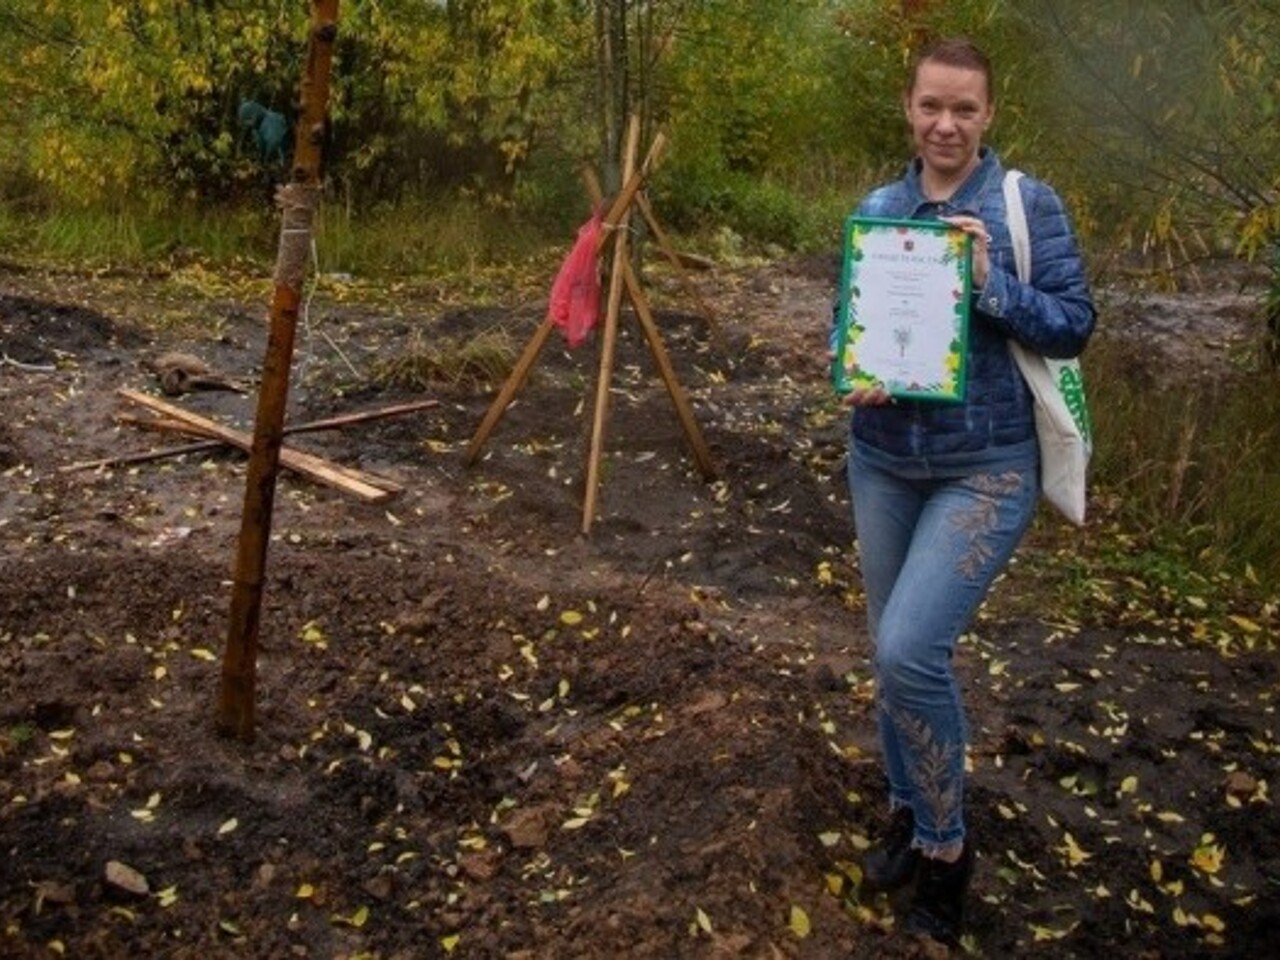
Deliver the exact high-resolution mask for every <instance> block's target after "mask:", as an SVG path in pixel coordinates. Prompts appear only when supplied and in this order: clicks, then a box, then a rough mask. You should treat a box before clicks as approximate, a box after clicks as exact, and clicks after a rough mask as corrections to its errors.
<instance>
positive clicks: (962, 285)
mask: <svg viewBox="0 0 1280 960" xmlns="http://www.w3.org/2000/svg"><path fill="white" fill-rule="evenodd" d="M970 264H971V259H970V238H969V235H968V234H966V233H964V232H963V231H961V230H957V229H956V228H955V227H952V226H949V225H948V224H945V223H939V222H937V221H917V220H882V219H875V218H867V217H856V216H854V217H850V218H849V219H848V220H846V221H845V225H844V267H843V270H842V271H841V277H840V306H839V312H838V314H837V318H836V323H837V328H836V356H835V361H834V363H833V364H832V381H833V383H834V385H835V388H836V390H838V391H839V392H841V393H848V392H849V391H851V390H854V389H856V388H859V387H874V386H880V387H882V388H884V389H885V390H887V391H888V393H889V395H890V396H893V397H904V398H911V399H914V400H935V401H938V402H941V403H960V402H961V401H963V400H964V388H965V372H966V371H965V355H966V348H967V346H968V340H969V293H970V289H971V283H972V281H971V274H970V269H971V267H970Z"/></svg>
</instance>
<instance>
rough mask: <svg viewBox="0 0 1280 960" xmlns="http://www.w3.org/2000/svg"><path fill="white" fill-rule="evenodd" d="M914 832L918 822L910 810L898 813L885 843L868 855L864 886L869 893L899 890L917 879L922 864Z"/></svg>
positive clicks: (890, 823) (864, 868)
mask: <svg viewBox="0 0 1280 960" xmlns="http://www.w3.org/2000/svg"><path fill="white" fill-rule="evenodd" d="M915 832H916V818H915V814H913V813H912V812H911V808H910V807H899V808H898V809H897V810H895V811H894V813H893V817H892V819H891V820H890V821H889V829H888V831H886V833H885V836H884V839H883V840H882V841H881V842H880V845H879V846H878V847H876V848H875V849H874V850H872V851H871V852H870V853H868V854H867V859H866V862H865V863H864V864H863V867H862V885H863V886H864V887H865V888H866V889H868V890H871V891H873V892H874V891H886V892H887V891H890V890H898V889H900V888H902V887H905V886H906V885H907V884H909V883H910V882H911V881H912V880H914V879H915V875H916V867H917V866H919V864H920V860H921V856H920V851H919V850H917V849H915V848H914V847H912V846H911V841H912V839H913V838H914V837H915Z"/></svg>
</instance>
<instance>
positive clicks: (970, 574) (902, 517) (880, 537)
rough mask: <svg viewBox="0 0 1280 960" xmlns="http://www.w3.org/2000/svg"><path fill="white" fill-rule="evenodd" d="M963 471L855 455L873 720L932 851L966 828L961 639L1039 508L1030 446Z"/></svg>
mask: <svg viewBox="0 0 1280 960" xmlns="http://www.w3.org/2000/svg"><path fill="white" fill-rule="evenodd" d="M1009 453H1010V454H1011V455H1008V456H1004V457H1002V458H1001V459H999V460H998V461H996V462H986V463H984V464H983V465H982V466H981V467H979V468H977V469H974V468H972V467H970V468H969V469H968V470H967V471H962V470H960V469H958V468H955V467H950V468H948V467H939V466H937V464H936V463H932V464H931V463H930V462H928V461H925V460H905V461H904V460H899V459H895V460H892V461H890V460H887V459H886V458H884V457H881V456H876V455H875V454H874V453H871V454H868V453H867V452H866V451H861V452H860V451H859V449H858V445H857V444H854V445H853V448H852V449H851V451H850V456H849V471H848V477H849V490H850V494H851V495H852V500H853V512H854V525H855V527H856V530H857V538H858V556H859V562H860V564H861V567H862V579H863V585H864V587H865V590H866V598H867V620H868V626H869V628H870V631H871V640H872V643H873V644H874V648H875V676H876V689H877V718H878V722H879V727H880V739H881V745H882V748H883V750H884V762H885V767H886V772H887V774H888V778H889V803H890V808H891V809H895V810H896V809H898V808H900V807H903V806H907V807H910V808H911V810H912V812H913V813H914V814H915V824H916V826H915V838H914V841H913V843H914V845H915V846H916V847H918V848H920V849H921V850H923V851H924V853H925V854H926V855H930V856H936V855H939V854H941V855H944V856H945V855H946V854H948V853H951V852H954V851H956V850H957V849H958V847H959V846H960V844H961V843H962V842H963V839H964V835H965V828H964V810H963V804H964V760H965V756H964V754H965V743H966V730H965V718H964V706H963V703H962V702H961V697H960V690H959V687H958V685H957V683H956V678H955V673H954V671H953V669H952V662H951V658H952V653H953V652H954V650H955V646H956V641H957V640H958V639H959V637H960V635H961V634H962V633H963V632H964V631H965V630H966V629H967V627H968V625H969V622H970V620H971V619H972V617H973V615H974V613H975V612H976V611H977V609H978V607H979V605H980V604H981V603H982V601H983V599H984V598H985V597H986V595H987V591H988V590H989V589H990V587H991V584H992V582H993V581H994V580H995V578H996V577H997V576H998V575H999V573H1000V571H1001V570H1002V569H1004V566H1005V564H1006V563H1008V561H1009V558H1010V556H1011V555H1012V554H1013V551H1014V549H1015V548H1016V547H1017V545H1018V542H1019V541H1020V540H1021V539H1022V536H1023V534H1024V533H1025V532H1026V530H1027V527H1028V526H1029V525H1030V523H1031V519H1032V517H1033V516H1034V515H1035V509H1036V500H1037V497H1038V495H1039V461H1038V455H1037V452H1036V449H1035V445H1034V442H1032V443H1030V444H1020V445H1019V446H1018V447H1017V448H1016V449H1015V448H1011V449H1010V451H1009Z"/></svg>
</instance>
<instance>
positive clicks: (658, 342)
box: [466, 117, 718, 534]
mask: <svg viewBox="0 0 1280 960" xmlns="http://www.w3.org/2000/svg"><path fill="white" fill-rule="evenodd" d="M638 142H639V122H638V119H637V118H636V117H632V118H631V124H630V126H629V128H628V136H627V142H626V146H625V148H624V154H623V183H624V186H623V189H622V191H621V192H620V193H619V194H618V196H617V197H616V198H615V199H614V201H613V203H612V204H611V205H610V207H609V210H608V212H607V213H606V214H605V216H604V219H603V229H602V231H601V234H600V241H599V246H598V247H597V252H600V250H602V249H603V247H604V245H605V244H606V243H608V241H609V240H610V239H612V240H613V243H614V246H613V259H612V265H611V269H610V274H609V291H608V299H607V301H606V302H607V306H606V309H605V316H604V326H603V330H602V332H601V349H600V373H599V376H598V378H597V381H596V396H595V407H594V415H593V418H592V427H591V444H590V448H589V451H588V455H587V479H586V490H585V493H584V496H583V506H582V532H583V533H584V534H586V533H590V532H591V525H592V523H593V522H594V520H595V514H596V502H597V498H598V495H599V487H600V462H601V458H602V456H603V451H604V433H605V426H606V423H607V421H608V412H609V387H610V384H611V383H612V380H613V365H614V357H615V354H616V349H617V335H618V317H619V314H620V311H621V305H622V296H623V294H624V293H625V294H626V296H627V298H628V299H629V300H630V302H631V306H632V308H633V309H634V311H635V314H636V317H637V318H638V319H639V322H640V328H641V331H642V332H643V333H644V337H645V341H646V343H647V344H648V346H649V351H650V353H652V354H653V358H654V362H655V364H656V365H657V368H658V374H659V376H660V377H661V378H662V381H663V383H664V384H665V385H666V388H667V393H668V394H669V395H670V396H671V401H672V403H673V404H674V406H675V409H676V415H677V417H678V418H679V421H680V425H681V426H682V427H683V429H684V433H685V438H686V439H687V440H688V442H689V447H690V450H691V451H692V453H693V458H694V461H695V462H696V464H697V466H698V469H699V471H700V472H701V473H702V476H703V479H705V480H708V481H710V480H714V479H716V477H717V476H718V474H717V471H716V468H715V464H714V463H713V462H712V459H711V452H710V450H709V448H708V447H707V443H706V441H705V440H704V439H703V436H702V431H701V430H700V429H699V428H698V423H697V420H696V419H695V418H694V416H693V407H692V406H691V405H690V403H689V400H688V397H687V396H686V395H685V392H684V390H683V388H682V387H681V386H680V382H679V380H678V379H677V378H676V373H675V368H674V366H673V365H672V363H671V358H670V355H669V354H668V353H667V349H666V347H665V345H664V344H663V341H662V334H661V332H660V331H659V329H658V325H657V323H656V322H655V321H654V318H653V311H652V310H651V309H650V307H649V303H648V300H647V299H646V298H645V295H644V291H643V290H642V289H641V287H640V281H639V279H638V278H637V277H636V275H635V269H634V267H632V265H631V258H630V255H629V254H628V243H627V236H628V233H627V225H628V222H629V219H630V213H631V208H632V206H633V205H636V206H639V207H640V209H641V210H642V212H643V213H644V215H645V217H646V219H647V220H649V221H650V222H651V223H652V221H653V216H652V211H651V210H650V209H649V207H648V204H647V202H645V201H644V197H643V195H642V194H640V192H639V191H640V189H641V187H642V186H643V185H644V181H645V180H646V179H647V178H648V175H649V173H650V171H651V170H652V168H653V166H654V165H655V164H656V163H657V160H658V158H659V157H660V156H661V153H662V150H663V149H664V148H665V146H666V140H665V138H664V137H663V135H662V134H661V133H659V134H658V135H657V136H656V137H655V138H654V141H653V143H652V145H651V146H650V147H649V152H648V154H647V155H646V156H645V159H644V162H643V163H641V164H640V165H639V167H638V168H637V166H636V155H637V146H638ZM587 183H588V189H589V190H590V191H591V194H592V197H591V199H592V201H593V203H595V204H597V205H598V204H599V203H600V202H601V201H602V199H603V198H602V195H601V191H600V187H599V184H598V183H597V182H596V180H595V178H594V176H590V177H589V178H588V181H587ZM554 329H555V325H554V323H553V322H552V320H551V317H550V315H549V314H548V316H547V317H545V318H544V319H543V321H542V323H541V324H539V325H538V329H537V330H536V331H535V332H534V335H533V337H532V338H531V339H530V340H529V343H528V344H527V345H526V346H525V348H524V351H523V352H522V353H521V354H520V357H519V359H518V360H517V361H516V365H515V367H514V368H513V369H512V371H511V374H510V375H509V376H508V377H507V381H506V383H504V384H503V386H502V389H501V390H500V391H499V392H498V396H497V397H496V398H495V399H494V402H493V403H492V404H491V405H490V407H489V409H488V411H487V412H486V413H485V416H484V419H483V420H482V421H481V423H480V426H479V428H478V429H477V430H476V433H475V435H474V436H473V437H472V438H471V443H470V444H469V445H468V447H467V454H466V459H467V464H468V465H472V464H474V463H475V462H476V460H478V459H479V456H480V452H481V451H482V450H483V449H484V444H485V442H486V441H487V440H488V438H489V436H490V434H491V433H492V432H493V430H494V428H495V427H496V426H497V424H498V421H499V420H500V419H501V418H502V415H503V413H505V412H506V409H507V407H508V406H510V404H511V401H512V400H513V399H515V395H516V394H517V393H518V392H519V390H520V388H521V387H522V386H523V385H524V382H525V380H526V379H527V378H528V376H529V372H530V370H532V369H533V365H534V363H535V362H536V361H537V358H538V355H539V354H540V353H541V352H542V348H543V347H545V346H546V343H547V340H548V339H549V338H550V336H551V334H552V332H553V330H554Z"/></svg>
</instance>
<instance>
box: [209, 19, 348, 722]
mask: <svg viewBox="0 0 1280 960" xmlns="http://www.w3.org/2000/svg"><path fill="white" fill-rule="evenodd" d="M337 34H338V0H311V33H310V36H309V38H308V42H307V62H306V67H305V69H304V71H303V76H302V82H301V102H302V113H301V116H300V117H299V118H298V124H297V128H296V130H295V136H294V152H293V175H292V183H290V184H289V185H288V186H286V187H284V188H283V189H282V190H281V202H282V207H283V212H282V216H281V228H280V247H279V252H278V253H277V259H276V275H275V293H274V295H273V297H272V301H271V329H270V333H269V334H268V337H267V352H266V358H265V360H264V362H263V369H262V381H261V385H260V387H259V390H258V409H257V415H256V418H255V420H254V432H253V447H252V452H251V453H250V456H249V468H248V475H247V477H246V478H245V494H244V511H243V513H242V515H241V520H240V541H239V548H238V551H237V555H236V572H235V579H234V582H233V585H232V591H231V613H230V617H229V625H228V630H227V646H226V650H225V651H224V653H223V658H222V684H221V688H220V690H219V695H218V712H217V718H216V727H217V730H218V733H220V734H221V735H223V736H234V737H237V738H239V739H241V740H244V741H250V740H252V739H253V737H254V711H255V703H254V701H255V696H256V686H257V662H258V630H259V627H260V626H261V611H262V588H263V581H264V579H265V574H266V565H267V546H268V543H269V542H270V538H271V512H272V507H273V504H274V502H275V487H276V476H277V474H278V473H279V467H280V447H281V444H282V442H283V436H284V434H283V432H282V431H283V426H284V418H285V407H286V405H287V403H288V398H289V367H290V365H291V363H292V361H293V341H294V334H295V331H296V329H297V322H298V313H299V309H300V307H301V302H302V285H303V280H304V278H305V276H306V266H307V254H308V253H309V252H310V245H311V224H312V220H313V218H314V212H315V203H316V201H317V199H318V197H319V193H320V169H321V160H322V150H321V147H322V145H323V143H324V130H325V121H326V117H327V114H328V107H329V74H330V71H331V68H332V65H333V45H334V40H335V39H336V38H337Z"/></svg>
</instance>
